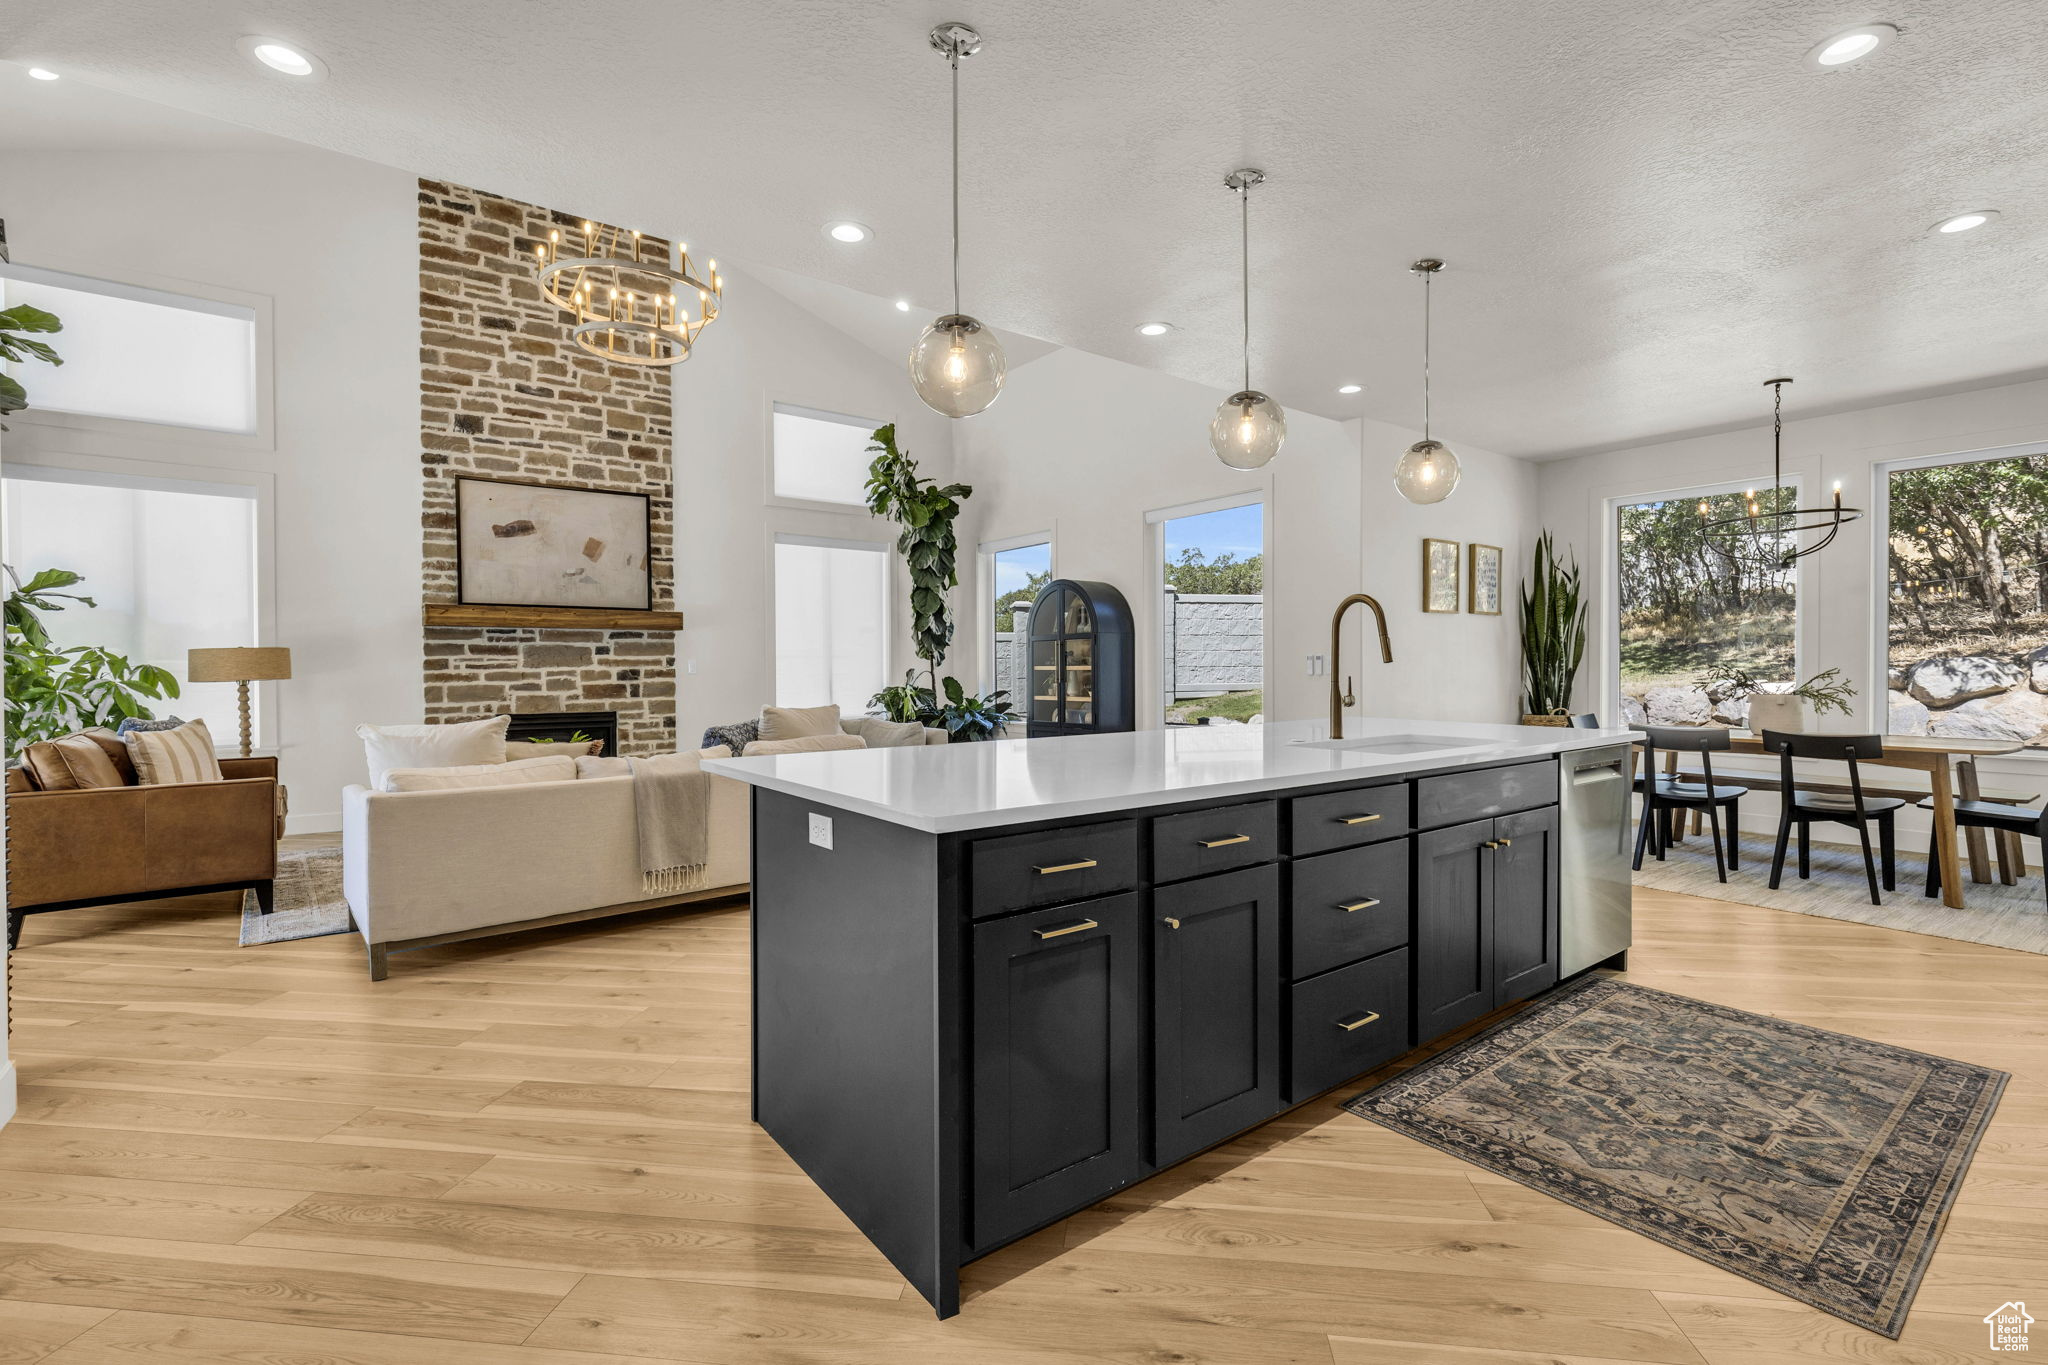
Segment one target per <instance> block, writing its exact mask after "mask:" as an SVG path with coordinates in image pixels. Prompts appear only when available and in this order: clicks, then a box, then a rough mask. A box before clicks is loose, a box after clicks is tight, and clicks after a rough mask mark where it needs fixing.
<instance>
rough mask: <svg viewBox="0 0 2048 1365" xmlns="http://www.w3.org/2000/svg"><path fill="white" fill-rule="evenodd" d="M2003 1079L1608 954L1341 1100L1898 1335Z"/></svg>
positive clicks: (1590, 1210)
mask: <svg viewBox="0 0 2048 1365" xmlns="http://www.w3.org/2000/svg"><path fill="white" fill-rule="evenodd" d="M2005 1082H2006V1075H2005V1073H2004V1072H2002V1071H1993V1070H1991V1069H1990V1068H1988V1067H1981V1066H1973V1065H1971V1064H1969V1063H1966V1062H1958V1061H1953V1060H1951V1059H1949V1058H1946V1057H1933V1056H1929V1055H1927V1054H1925V1053H1920V1052H1910V1051H1907V1050H1906V1049H1904V1048H1897V1047H1891V1046H1888V1045H1886V1044H1883V1043H1874V1042H1871V1041H1869V1040H1867V1039H1863V1038H1856V1037H1851V1036H1850V1035H1848V1034H1844V1033H1830V1032H1828V1031H1827V1030H1825V1029H1816V1028H1809V1027H1807V1026H1805V1025H1803V1024H1794V1023H1789V1022H1787V1021H1785V1020H1783V1019H1774V1018H1771V1017H1770V1016H1769V1015H1762V1014H1751V1013H1749V1012H1748V1011H1746V1010H1737V1009H1730V1008H1728V1007H1727V1006H1725V1005H1714V1004H1709V1003H1707V1002H1706V1001H1703V1000H1694V999H1691V998H1689V997H1686V996H1682V995H1670V994H1667V993H1666V992H1664V991H1656V990H1650V989H1648V988H1646V987H1642V986H1631V985H1629V984H1627V983H1625V982H1622V981H1617V980H1614V979H1612V978H1609V977H1604V976H1600V975H1597V974H1596V975H1594V976H1590V977H1582V978H1580V979H1579V980H1578V981H1576V982H1572V983H1570V984H1568V985H1566V986H1564V987H1563V988H1561V989H1559V990H1557V991H1555V992H1553V993H1552V994H1551V995H1549V996H1547V997H1545V998H1544V999H1541V1000H1539V1001H1537V1002H1536V1003H1535V1004H1534V1005H1532V1006H1531V1007H1530V1008H1528V1009H1527V1010H1524V1011H1523V1012H1522V1013H1520V1014H1518V1015H1515V1016H1514V1017H1513V1018H1511V1019H1508V1020H1506V1021H1505V1022H1503V1023H1501V1024H1497V1025H1495V1026H1494V1027H1492V1028H1490V1029H1488V1030H1486V1031H1485V1032H1483V1033H1480V1034H1478V1035H1477V1036H1475V1037H1473V1038H1471V1039H1468V1040H1467V1041H1465V1042H1463V1043H1460V1044H1458V1045H1457V1046H1456V1047H1453V1048H1451V1049H1449V1050H1448V1051H1446V1052H1444V1053H1443V1054H1442V1055H1441V1056H1438V1057H1434V1058H1431V1059H1430V1060H1429V1061H1427V1062H1424V1063H1422V1064H1421V1065H1420V1066H1418V1067H1416V1068H1415V1069H1414V1070H1412V1071H1409V1072H1407V1073H1405V1074H1403V1075H1400V1076H1397V1077H1395V1078H1394V1079H1392V1080H1389V1081H1387V1082H1385V1083H1384V1084H1382V1085H1380V1086H1378V1087H1376V1088H1375V1089H1372V1090H1369V1091H1367V1092H1366V1093H1364V1094H1363V1095H1359V1096H1357V1097H1356V1098H1354V1099H1351V1100H1349V1101H1347V1102H1346V1103H1345V1106H1344V1107H1345V1108H1346V1109H1349V1110H1350V1111H1351V1112H1352V1113H1354V1114H1357V1115H1358V1116H1360V1117H1361V1118H1366V1119H1370V1120H1372V1121H1373V1122H1375V1123H1379V1124H1383V1125H1384V1126H1386V1127H1388V1128H1391V1129H1393V1130H1394V1131H1396V1132H1399V1133H1405V1134H1407V1135H1408V1136H1409V1137H1412V1138H1415V1139H1417V1140H1418V1141H1421V1142H1425V1143H1428V1144H1429V1145H1430V1146H1432V1147H1435V1148H1438V1149H1439V1150H1441V1151H1445V1152H1449V1153H1450V1154H1452V1155H1453V1156H1457V1157H1462V1158H1464V1159H1465V1160H1467V1161H1470V1162H1472V1163H1473V1164H1474V1165H1476V1166H1480V1167H1483V1168H1485V1169H1486V1170H1489V1171H1493V1172H1495V1173H1496V1174H1498V1175H1502V1176H1505V1177H1507V1178H1508V1179H1510V1180H1513V1181H1516V1182H1518V1183H1520V1184H1523V1185H1526V1186H1528V1187H1529V1188H1530V1189H1534V1190H1541V1191H1542V1192H1543V1193H1545V1194H1548V1195H1552V1196H1554V1197H1555V1198H1558V1199H1562V1200H1563V1201H1564V1202H1566V1203H1567V1204H1571V1205H1574V1206H1575V1207H1577V1208H1581V1209H1584V1210H1586V1211H1587V1212H1588V1213H1593V1214H1597V1215H1599V1216H1600V1217H1602V1218H1605V1219H1607V1220H1608V1221H1609V1222H1611V1223H1616V1224H1619V1225H1620V1226H1622V1227H1625V1228H1628V1229H1629V1230H1630V1231H1632V1232H1639V1233H1641V1234H1642V1235H1643V1236H1645V1237H1649V1238H1652V1239H1654V1240H1655V1241H1658V1242H1662V1243H1663V1244H1664V1245H1666V1246H1669V1247H1674V1248H1676V1249H1678V1250H1680V1251H1683V1252H1686V1253H1688V1254H1690V1255H1693V1256H1697V1257H1698V1258H1699V1259H1701V1260H1703V1261H1706V1262H1707V1263H1709V1264H1711V1265H1715V1266H1719V1267H1720V1268H1721V1269H1723V1270H1727V1271H1730V1272H1732V1273H1734V1274H1737V1275H1740V1276H1742V1277H1743V1278H1744V1279H1746V1280H1750V1281H1753V1282H1754V1283H1756V1284H1760V1285H1763V1286H1765V1287H1766V1288H1768V1289H1772V1290H1775V1291H1776V1292H1778V1293H1780V1294H1784V1295H1785V1296H1787V1297H1788V1298H1793V1299H1797V1300H1798V1301H1799V1302H1801V1303H1805V1304H1811V1305H1812V1306H1813V1307H1815V1308H1818V1309H1820V1310H1821V1311H1823V1312H1826V1313H1832V1314H1833V1315H1834V1316H1836V1317H1838V1318H1841V1319H1843V1320H1844V1321H1847V1322H1852V1323H1854V1324H1856V1325H1857V1326H1859V1327H1865V1328H1868V1329H1870V1330H1871V1331H1873V1332H1879V1333H1882V1334H1883V1335H1885V1336H1887V1337H1893V1338H1896V1337H1897V1336H1898V1335H1899V1331H1900V1329H1901V1328H1902V1327H1903V1326H1904V1325H1905V1321H1906V1313H1907V1310H1909V1309H1910V1308H1911V1307H1912V1306H1913V1295H1914V1293H1915V1292H1916V1291H1917V1290H1918V1289H1919V1287H1920V1279H1921V1277H1922V1276H1923V1275H1924V1274H1925V1273H1926V1271H1927V1263H1928V1260H1929V1258H1930V1257H1932V1256H1933V1254H1934V1247H1935V1243H1936V1241H1937V1239H1939V1237H1940V1235H1941V1228H1942V1223H1943V1220H1944V1219H1945V1218H1946V1217H1947V1215H1948V1210H1949V1205H1950V1204H1951V1203H1952V1202H1953V1201H1954V1199H1955V1195H1956V1190H1957V1189H1958V1188H1959V1187H1960V1185H1961V1184H1962V1180H1963V1175H1964V1173H1965V1172H1966V1171H1967V1170H1968V1169H1969V1165H1970V1157H1971V1154H1972V1153H1973V1152H1974V1151H1975V1150H1976V1147H1977V1141H1978V1139H1979V1138H1980V1137H1982V1136H1983V1133H1984V1128H1985V1125H1987V1124H1988V1123H1989V1122H1990V1121H1991V1114H1992V1111H1993V1110H1994V1109H1996V1108H1997V1105H1998V1097H1999V1092H2000V1091H2001V1090H2002V1089H2003V1088H2004V1086H2005Z"/></svg>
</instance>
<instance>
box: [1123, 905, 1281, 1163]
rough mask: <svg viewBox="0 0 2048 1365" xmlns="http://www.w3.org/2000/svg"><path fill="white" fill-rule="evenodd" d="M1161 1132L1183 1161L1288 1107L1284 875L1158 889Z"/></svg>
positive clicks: (1155, 995) (1164, 1151)
mask: <svg viewBox="0 0 2048 1365" xmlns="http://www.w3.org/2000/svg"><path fill="white" fill-rule="evenodd" d="M1152 905H1153V916H1152V920H1153V923H1152V943H1153V952H1152V964H1153V978H1152V981H1153V985H1152V999H1153V1025H1152V1026H1153V1075H1154V1079H1153V1086H1154V1096H1153V1139H1154V1156H1155V1158H1156V1160H1157V1162H1158V1164H1159V1165H1161V1166H1164V1165H1167V1164H1169V1163H1170V1162H1175V1161H1178V1160H1180V1159H1181V1158H1182V1157H1184V1156H1188V1155H1189V1154H1191V1153H1194V1152H1198V1151H1200V1150H1201V1149H1202V1148H1204V1147H1207V1146H1209V1145H1210V1144H1212V1143H1216V1142H1220V1141H1222V1140H1223V1139H1224V1138H1227V1137H1229V1136H1230V1135H1231V1134H1233V1133H1236V1132H1239V1131H1241V1130H1243V1129H1246V1128H1249V1127H1251V1126H1252V1125H1253V1124H1255V1123H1258V1122H1260V1121H1261V1120H1264V1119H1267V1118H1270V1117H1271V1116H1272V1115H1274V1114H1276V1113H1278V1112H1279V1111H1280V1110H1281V1109H1282V1108H1284V1107H1285V1105H1284V1104H1283V1102H1282V1100H1281V1097H1280V1086H1281V1078H1280V1027H1281V1021H1280V978H1281V975H1282V972H1283V970H1284V969H1283V968H1282V966H1281V964H1280V870H1279V869H1278V868H1276V867H1254V868H1246V869H1245V870H1243V871H1241V872H1226V873H1223V874H1221V875H1218V876H1214V877H1202V878H1199V879H1197V880H1195V881H1191V882H1182V883H1181V884H1179V885H1178V886H1168V887H1161V888H1159V889H1158V890H1156V891H1154V892H1153V899H1152Z"/></svg>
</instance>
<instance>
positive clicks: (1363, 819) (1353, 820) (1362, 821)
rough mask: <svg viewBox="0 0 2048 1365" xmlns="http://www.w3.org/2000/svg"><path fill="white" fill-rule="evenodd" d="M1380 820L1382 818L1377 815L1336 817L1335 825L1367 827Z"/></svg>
mask: <svg viewBox="0 0 2048 1365" xmlns="http://www.w3.org/2000/svg"><path fill="white" fill-rule="evenodd" d="M1380 818H1382V817H1381V816H1379V815H1340V816H1338V817H1337V823H1338V824H1340V825H1369V824H1371V823H1372V822H1373V821H1375V820H1378V819H1380Z"/></svg>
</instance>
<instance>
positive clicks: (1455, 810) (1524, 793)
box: [1415, 758, 1557, 829]
mask: <svg viewBox="0 0 2048 1365" xmlns="http://www.w3.org/2000/svg"><path fill="white" fill-rule="evenodd" d="M1556 804H1557V760H1556V759H1554V758H1546V759H1544V760H1542V761H1541V762H1539V763H1517V764H1514V765H1512V766H1510V767H1506V768H1475V769H1473V770H1472V771H1470V772H1462V773H1444V774H1443V775H1442V776H1440V777H1423V778H1417V779H1416V782H1415V827H1416V828H1417V829H1436V828H1438V827H1439V826H1442V825H1462V824H1464V823H1465V822H1466V821H1467V820H1485V819H1488V818H1490V817H1492V816H1495V815H1505V814H1507V813H1508V812H1509V811H1517V810H1533V809H1535V808H1536V807H1537V806H1554V805H1556Z"/></svg>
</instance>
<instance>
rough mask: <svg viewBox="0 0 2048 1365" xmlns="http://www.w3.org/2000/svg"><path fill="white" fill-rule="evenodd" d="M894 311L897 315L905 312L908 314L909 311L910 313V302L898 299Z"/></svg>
mask: <svg viewBox="0 0 2048 1365" xmlns="http://www.w3.org/2000/svg"><path fill="white" fill-rule="evenodd" d="M896 311H897V312H899V313H907V312H909V311H910V300H909V299H898V300H896Z"/></svg>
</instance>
